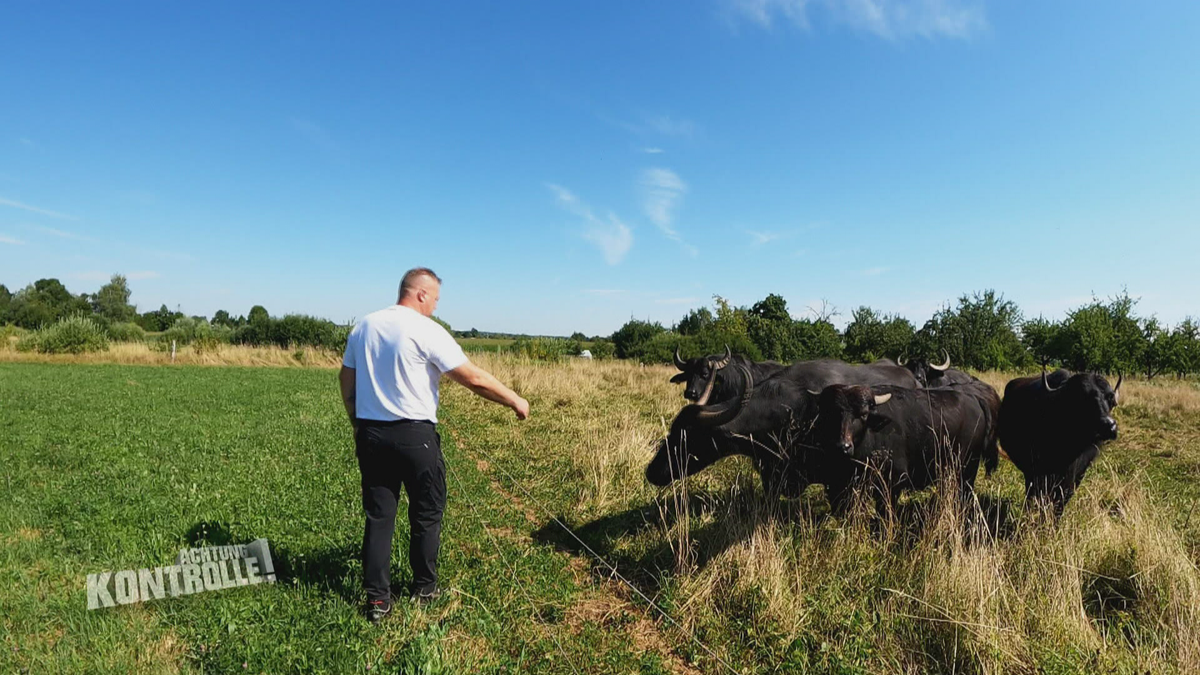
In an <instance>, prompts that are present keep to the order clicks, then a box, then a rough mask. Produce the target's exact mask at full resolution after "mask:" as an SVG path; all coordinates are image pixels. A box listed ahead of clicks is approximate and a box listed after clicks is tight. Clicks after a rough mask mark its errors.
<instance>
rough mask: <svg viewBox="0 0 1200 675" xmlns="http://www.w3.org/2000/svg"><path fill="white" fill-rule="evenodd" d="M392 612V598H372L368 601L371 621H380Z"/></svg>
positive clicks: (368, 616)
mask: <svg viewBox="0 0 1200 675" xmlns="http://www.w3.org/2000/svg"><path fill="white" fill-rule="evenodd" d="M391 612H392V602H391V601H390V600H371V601H370V602H368V603H367V621H370V622H371V623H379V622H380V621H382V620H383V617H385V616H387V615H388V614H391Z"/></svg>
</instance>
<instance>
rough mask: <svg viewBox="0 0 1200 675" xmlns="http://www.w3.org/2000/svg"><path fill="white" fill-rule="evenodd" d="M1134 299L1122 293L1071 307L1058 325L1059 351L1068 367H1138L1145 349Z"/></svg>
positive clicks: (1125, 368)
mask: <svg viewBox="0 0 1200 675" xmlns="http://www.w3.org/2000/svg"><path fill="white" fill-rule="evenodd" d="M1136 304H1137V301H1136V300H1134V299H1133V298H1130V297H1129V294H1128V293H1125V292H1122V293H1121V295H1118V296H1116V297H1114V298H1110V300H1109V302H1108V303H1107V304H1105V303H1103V302H1101V301H1100V300H1097V299H1093V300H1092V302H1091V303H1090V304H1087V305H1084V306H1083V307H1080V308H1078V309H1075V310H1072V311H1071V312H1069V313H1068V314H1067V319H1066V321H1064V322H1063V325H1062V335H1061V348H1060V349H1061V351H1062V352H1063V354H1062V356H1063V362H1064V365H1065V366H1066V367H1068V368H1070V369H1071V370H1097V371H1103V372H1109V373H1111V372H1113V371H1116V370H1133V369H1140V368H1139V367H1140V366H1141V365H1142V352H1143V350H1145V348H1146V344H1147V342H1146V337H1145V335H1144V334H1143V332H1142V328H1143V326H1142V325H1141V323H1140V322H1139V321H1138V319H1137V317H1136V316H1134V314H1133V308H1134V306H1135V305H1136Z"/></svg>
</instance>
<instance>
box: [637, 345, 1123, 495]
mask: <svg viewBox="0 0 1200 675" xmlns="http://www.w3.org/2000/svg"><path fill="white" fill-rule="evenodd" d="M675 366H676V368H678V369H679V371H680V372H679V374H677V375H675V376H674V377H672V378H671V382H675V383H684V384H685V389H684V397H685V398H687V399H688V400H690V401H692V403H691V404H690V405H687V406H685V407H684V408H683V409H682V410H681V411H680V412H679V414H678V415H677V416H676V417H675V419H674V421H673V422H672V423H671V429H670V433H669V434H668V436H667V438H665V439H664V440H662V441H661V442H660V443H659V445H658V449H657V452H656V453H655V456H654V458H653V459H652V460H651V462H650V464H649V466H647V467H646V478H647V480H649V481H650V482H651V483H652V484H654V485H658V486H665V485H669V484H670V483H671V482H672V481H674V480H676V479H678V478H681V477H683V476H689V475H691V474H694V473H696V472H697V471H700V470H702V469H704V468H705V467H707V466H709V465H711V464H712V463H714V462H716V461H718V460H720V459H722V458H724V457H728V456H730V455H745V456H748V457H750V458H751V459H752V460H753V462H754V466H755V468H756V469H757V470H758V472H759V475H760V476H761V477H762V482H763V488H764V489H765V490H766V492H767V493H768V494H775V495H783V496H788V497H794V496H798V495H799V494H800V493H801V492H803V491H804V489H805V488H806V487H807V486H808V485H809V484H810V483H819V484H822V485H824V486H825V490H826V494H827V496H828V498H829V502H830V505H831V507H832V508H833V509H834V510H835V511H840V510H842V509H844V507H845V506H846V504H847V498H848V497H849V495H850V491H851V488H852V487H853V486H854V485H856V484H859V482H860V481H862V480H864V479H867V481H868V482H869V483H871V484H873V485H875V486H876V487H877V488H878V489H876V490H875V491H874V492H875V495H876V500H877V503H880V505H881V506H882V505H883V503H886V502H884V501H883V500H884V499H887V500H890V501H891V502H892V504H893V505H894V502H895V499H896V498H897V497H898V495H899V494H900V493H901V492H902V491H903V490H910V489H911V490H917V489H921V488H924V487H927V486H929V485H931V484H933V483H935V482H936V481H938V480H939V479H940V478H943V476H941V475H940V474H941V473H943V472H946V475H945V476H944V478H947V479H951V480H954V481H955V482H957V484H958V486H959V488H960V490H962V491H963V494H964V495H966V494H969V492H970V491H971V490H972V489H973V487H974V482H975V475H976V474H977V473H978V471H979V464H980V461H981V460H982V462H983V465H984V468H985V470H986V471H987V472H988V473H989V474H990V473H991V472H992V471H993V470H994V469H995V468H996V466H997V464H998V463H999V457H1000V450H999V447H998V446H1003V450H1004V454H1005V455H1006V456H1007V457H1008V458H1009V460H1011V461H1012V463H1013V464H1015V465H1016V467H1017V468H1018V469H1020V470H1021V473H1023V474H1024V475H1025V495H1026V499H1027V500H1038V501H1042V500H1044V501H1046V502H1048V503H1049V505H1050V506H1051V507H1052V508H1053V509H1054V511H1055V513H1056V514H1058V515H1061V513H1062V510H1063V508H1064V507H1065V506H1066V504H1067V502H1068V500H1070V499H1071V495H1072V494H1074V492H1075V490H1076V488H1078V487H1079V483H1080V481H1082V480H1083V476H1084V473H1085V472H1086V471H1087V469H1088V466H1089V465H1090V464H1091V463H1092V461H1093V460H1094V459H1095V458H1096V455H1097V454H1098V452H1099V446H1100V445H1101V444H1102V443H1104V442H1106V441H1110V440H1113V439H1115V438H1116V437H1117V423H1116V421H1115V420H1114V419H1113V417H1112V410H1113V408H1115V407H1116V406H1117V401H1118V398H1119V392H1120V389H1121V380H1122V378H1121V377H1118V379H1117V384H1116V386H1115V387H1113V386H1111V385H1110V384H1109V383H1108V380H1106V379H1105V378H1104V377H1103V376H1101V375H1098V374H1094V373H1075V374H1072V373H1071V372H1069V371H1066V370H1061V369H1060V370H1056V371H1054V372H1051V373H1047V372H1046V371H1045V369H1043V371H1042V374H1041V376H1037V377H1024V378H1017V379H1014V380H1012V381H1010V382H1009V383H1008V385H1007V386H1006V387H1005V389H1004V400H1003V401H1001V399H1000V397H999V396H998V395H997V393H996V391H995V390H994V389H992V387H991V386H989V385H988V384H986V383H984V382H982V381H980V380H979V379H977V378H975V377H972V376H971V375H968V374H967V373H964V372H962V371H960V370H956V369H953V368H951V367H950V359H949V356H948V355H947V356H946V358H945V359H944V362H943V363H941V364H932V363H929V362H928V361H927V360H925V359H915V358H914V359H908V360H906V359H904V358H901V359H899V360H897V361H892V360H889V359H881V360H879V361H876V362H874V363H870V364H866V365H852V364H849V363H845V362H842V361H838V360H836V359H818V360H814V361H801V362H799V363H795V364H792V365H790V366H789V365H784V364H780V363H776V362H774V361H765V362H754V361H751V360H749V359H747V358H745V357H743V356H740V355H733V354H731V353H730V351H729V348H728V347H726V348H725V353H724V354H718V355H711V356H705V357H701V358H695V359H689V360H684V359H682V358H680V355H679V352H678V351H676V353H675Z"/></svg>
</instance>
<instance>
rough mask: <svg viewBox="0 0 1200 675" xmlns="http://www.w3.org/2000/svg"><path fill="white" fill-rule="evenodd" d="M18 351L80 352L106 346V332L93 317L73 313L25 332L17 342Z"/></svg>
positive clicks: (96, 349) (103, 349)
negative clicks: (47, 324)
mask: <svg viewBox="0 0 1200 675" xmlns="http://www.w3.org/2000/svg"><path fill="white" fill-rule="evenodd" d="M17 349H18V350H20V351H36V352H40V353H42V354H83V353H86V352H98V351H105V350H107V349H108V334H107V333H105V332H104V328H103V327H101V326H100V324H99V323H97V322H96V321H95V320H93V319H91V318H89V317H86V316H83V315H81V314H76V315H73V316H69V317H67V318H65V319H60V320H58V321H57V322H55V323H53V324H51V325H49V326H47V327H45V328H41V329H38V330H36V331H33V332H31V333H28V334H26V335H25V336H24V337H23V338H21V341H20V342H18V343H17Z"/></svg>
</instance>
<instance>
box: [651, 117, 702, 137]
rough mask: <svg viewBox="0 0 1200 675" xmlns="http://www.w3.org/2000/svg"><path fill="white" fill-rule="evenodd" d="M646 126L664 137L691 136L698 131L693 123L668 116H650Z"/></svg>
mask: <svg viewBox="0 0 1200 675" xmlns="http://www.w3.org/2000/svg"><path fill="white" fill-rule="evenodd" d="M646 126H647V127H649V128H650V130H651V131H654V132H656V133H659V134H662V135H664V136H685V137H686V136H693V135H695V133H696V132H697V131H698V130H699V127H697V126H696V123H695V122H693V121H691V120H688V119H682V118H679V117H671V116H670V115H650V116H649V117H647V118H646Z"/></svg>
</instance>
